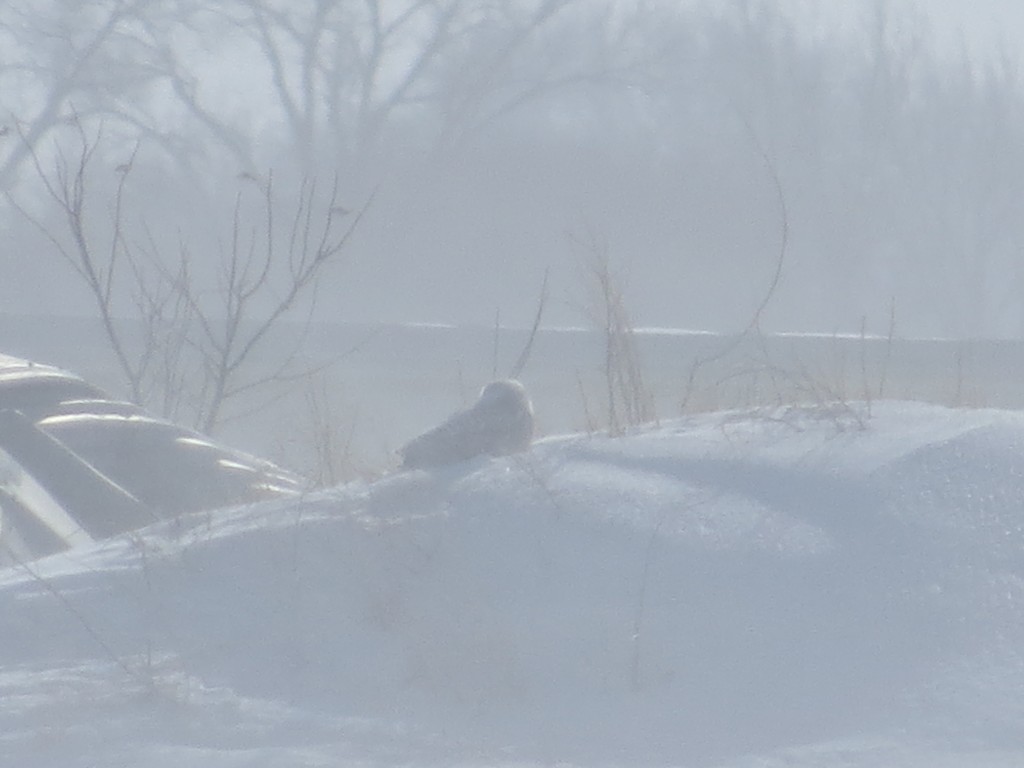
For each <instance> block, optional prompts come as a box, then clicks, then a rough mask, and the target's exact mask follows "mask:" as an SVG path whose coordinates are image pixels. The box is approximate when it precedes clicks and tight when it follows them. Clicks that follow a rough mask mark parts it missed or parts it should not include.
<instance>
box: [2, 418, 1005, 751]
mask: <svg viewBox="0 0 1024 768" xmlns="http://www.w3.org/2000/svg"><path fill="white" fill-rule="evenodd" d="M0 616H3V625H2V626H3V632H2V638H3V639H2V642H0V755H2V756H3V759H2V764H3V765H12V766H14V765H17V766H27V767H32V766H68V767H70V766H142V767H145V768H148V767H150V766H182V765H189V766H213V767H215V768H220V767H223V766H232V767H234V766H349V765H360V766H363V765H382V766H398V765H402V766H421V765H430V766H435V765H437V766H440V765H463V766H492V765H502V766H506V765H507V766H511V765H515V766H533V765H554V764H560V765H578V766H618V765H623V766H626V765H628V766H637V765H645V766H659V765H680V766H723V767H729V768H781V767H782V766H787V767H788V768H794V767H800V768H803V767H807V768H810V767H811V766H826V767H831V766H835V767H838V766H842V767H843V768H854V767H857V766H915V767H916V766H938V767H939V768H946V767H948V766H980V767H982V768H987V767H991V766H1019V765H1024V725H1022V724H1024V415H1020V414H1016V413H1010V412H1005V411H994V410H985V411H980V410H950V409H944V408H941V407H936V406H926V405H920V404H912V403H895V402H887V403H874V404H873V405H872V406H871V408H870V414H869V413H868V407H867V406H866V405H854V406H844V407H837V408H822V407H819V408H805V409H801V408H787V409H783V410H776V411H759V412H751V413H738V412H732V413H719V414H711V415H707V416H702V417H699V418H690V419H685V420H680V421H674V422H671V423H665V424H663V425H661V426H660V427H657V428H650V429H645V430H642V431H638V432H636V433H635V434H630V435H627V436H624V437H620V438H615V439H610V438H607V437H587V436H569V437H564V438H556V439H549V440H546V441H543V442H541V443H539V444H537V445H535V446H534V448H533V449H532V450H531V451H529V452H527V453H525V454H520V455H517V456H511V457H504V458H499V459H479V460H474V461H472V462H468V463H464V464H461V465H457V466H452V467H448V468H445V469H441V470H435V471H431V472H424V471H415V472H406V473H400V474H396V475H392V476H390V477H387V478H384V479H382V480H380V481H378V482H375V483H372V484H353V485H348V486H343V487H340V488H336V489H332V490H329V491H325V492H320V493H318V494H316V495H311V496H309V497H308V498H305V499H303V500H301V501H297V502H289V503H285V502H275V503H271V504H262V505H254V506H249V507H245V508H236V509H226V510H218V511H215V512H212V513H206V514H202V515H197V516H193V517H187V518H184V519H181V520H178V521H173V522H171V523H167V524H162V525H160V526H156V527H153V528H149V529H146V530H144V531H141V532H138V533H137V534H133V535H130V536H124V537H121V538H118V539H115V540H111V541H106V542H101V543H99V544H97V545H94V546H91V547H89V548H83V549H78V550H75V551H71V552H68V553H65V554H62V555H60V556H55V557H52V558H48V559H46V560H42V561H38V562H35V563H32V564H28V565H26V566H24V567H13V568H10V569H7V570H5V571H2V572H0Z"/></svg>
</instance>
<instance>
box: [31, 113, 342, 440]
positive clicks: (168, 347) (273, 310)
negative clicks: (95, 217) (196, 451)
mask: <svg viewBox="0 0 1024 768" xmlns="http://www.w3.org/2000/svg"><path fill="white" fill-rule="evenodd" d="M78 135H79V140H80V148H79V150H80V151H79V152H78V154H77V155H76V156H74V157H72V158H69V157H67V156H65V155H64V154H63V153H62V152H59V151H58V160H57V163H56V168H55V170H54V171H53V172H52V173H51V172H47V171H46V169H45V168H44V167H43V165H42V163H41V161H40V158H39V156H38V155H37V154H32V158H33V161H34V163H35V167H36V170H37V172H38V174H39V176H40V178H41V179H42V181H43V184H44V185H45V188H46V190H47V192H48V194H49V196H50V199H51V200H52V202H53V203H55V204H56V206H57V207H58V208H59V210H60V211H61V213H62V215H63V218H64V221H65V224H66V230H67V231H66V234H65V236H59V235H57V234H56V233H54V232H51V231H50V230H49V229H48V228H47V227H46V226H45V224H44V223H43V222H41V221H39V220H37V219H34V218H33V221H35V222H36V224H37V226H38V227H39V229H40V230H41V231H42V232H43V234H44V235H45V236H46V238H47V239H48V240H49V242H50V243H51V244H52V245H53V247H54V248H55V250H56V252H57V253H58V254H59V255H60V256H61V258H62V259H63V260H64V262H65V263H67V264H68V265H69V266H70V267H71V268H72V269H73V270H74V271H75V272H76V273H77V274H78V275H79V276H80V277H81V279H82V281H83V283H84V284H85V286H86V288H87V289H88V291H89V293H90V295H91V296H92V299H93V301H94V303H95V306H96V308H97V310H98V312H99V314H100V317H101V319H102V321H103V329H104V332H105V335H106V339H107V342H108V343H109V346H110V348H111V350H112V351H113V353H114V356H115V358H116V360H117V363H118V365H119V367H120V369H121V372H122V374H123V375H124V377H125V380H126V382H127V386H128V392H129V396H130V397H131V398H132V400H134V401H136V402H138V403H144V404H147V405H149V406H151V407H157V408H159V410H161V411H162V412H163V413H164V414H165V415H167V416H171V417H179V418H180V417H182V416H183V415H184V411H185V410H188V411H190V413H189V414H188V416H189V418H190V420H191V421H193V423H194V424H195V425H196V426H197V427H199V428H201V429H203V430H204V431H213V430H215V429H216V427H217V426H218V425H219V424H220V423H221V422H222V421H223V419H224V418H225V411H226V406H227V404H228V403H229V402H231V401H235V400H240V399H241V398H242V397H243V396H247V395H248V396H250V400H251V396H252V395H253V393H255V392H257V391H258V390H260V389H261V388H266V387H268V386H270V385H272V384H275V383H281V382H286V381H288V380H290V379H292V378H298V377H301V376H304V375H306V374H308V373H309V372H310V371H309V370H306V369H297V368H296V365H295V364H296V359H297V355H298V352H299V350H300V348H301V345H302V341H303V339H304V336H305V333H306V331H307V330H308V320H309V315H310V313H311V312H312V310H313V306H314V304H315V298H316V290H317V285H318V283H319V281H320V279H321V277H322V276H323V274H324V272H325V270H326V269H327V267H329V266H330V265H331V264H334V263H336V262H337V261H338V260H339V258H340V256H341V254H342V252H343V250H344V248H345V245H346V243H347V242H348V239H349V237H350V236H351V234H352V232H353V231H354V229H355V227H356V225H357V224H358V221H359V219H360V217H361V216H362V211H359V212H357V213H354V214H352V213H350V212H349V211H347V210H346V209H345V208H343V207H342V206H340V205H339V204H338V184H337V180H336V179H335V180H334V182H333V183H332V184H331V185H330V187H329V188H328V189H326V190H321V189H320V188H318V186H317V183H316V182H315V181H313V180H309V179H307V180H304V181H303V182H302V183H301V185H300V187H299V189H298V191H297V192H296V193H295V195H294V196H293V197H291V200H292V202H291V204H290V208H289V209H285V210H284V216H283V221H282V220H280V219H281V218H282V217H281V216H279V214H280V213H281V211H282V206H281V205H280V204H279V202H278V195H277V194H276V189H275V186H274V181H273V177H272V176H270V177H268V178H267V179H266V180H258V179H255V178H246V179H243V180H242V183H243V185H245V186H249V187H252V188H253V189H251V190H250V189H247V188H245V186H243V188H242V189H240V190H239V192H238V194H237V196H236V199H235V204H234V209H233V216H232V219H231V221H230V226H229V237H228V242H227V245H226V246H222V247H219V248H215V249H212V250H213V251H214V254H215V257H216V258H214V259H213V260H212V261H213V262H214V263H213V268H212V272H213V274H212V276H211V275H208V274H204V271H205V272H208V271H210V270H209V264H208V262H207V261H206V260H200V259H197V258H196V257H195V255H194V254H195V251H193V250H192V248H193V246H192V245H190V244H188V243H182V244H181V245H180V247H179V248H178V250H177V252H176V253H174V254H173V255H169V254H167V253H166V252H165V251H164V249H163V248H161V246H160V245H159V244H158V243H157V240H156V238H154V237H153V236H152V235H150V234H147V236H145V237H143V238H142V242H141V243H140V242H138V241H137V240H136V239H135V238H133V237H130V236H129V235H128V227H127V222H126V221H125V208H124V203H125V199H126V192H127V188H128V185H129V180H130V176H131V173H132V164H133V162H134V159H135V157H136V155H137V153H138V146H136V148H135V150H134V151H133V153H132V155H131V157H129V158H128V159H127V162H125V163H124V164H122V165H121V166H119V167H118V168H117V173H118V174H119V176H120V178H119V181H118V184H117V187H116V192H115V194H114V199H113V201H112V205H111V206H110V211H111V213H110V222H109V229H108V232H107V233H106V234H105V236H102V235H98V234H97V233H96V232H95V231H94V229H93V228H91V227H90V221H91V219H90V216H89V213H88V210H87V209H88V206H89V204H90V193H91V190H90V186H89V178H90V176H89V171H90V166H91V164H92V163H93V162H94V160H95V158H96V150H97V147H98V144H99V138H98V137H97V138H92V139H91V138H89V137H88V135H87V134H86V132H85V130H84V128H82V127H81V126H79V127H78ZM253 192H255V194H253ZM19 207H20V206H19ZM20 210H21V211H22V213H23V214H24V215H25V216H28V217H30V218H32V215H31V214H30V213H29V212H28V211H27V210H26V209H25V208H24V207H20ZM143 229H144V231H146V232H147V233H148V230H145V227H144V226H143ZM204 253H205V250H204ZM211 277H212V280H213V286H212V287H211V285H210V278H211ZM126 309H129V316H128V319H129V320H130V321H131V322H130V323H127V324H126V323H124V322H121V321H120V320H121V318H123V317H124V313H125V312H126ZM302 311H304V312H305V313H306V314H305V315H304V316H301V317H302V318H304V322H302V323H300V324H299V333H298V336H297V337H293V338H291V339H287V340H286V341H285V343H284V344H283V345H282V344H280V343H279V342H280V339H273V338H272V337H273V335H274V334H275V332H277V331H279V330H280V329H281V327H282V325H283V323H284V321H285V320H286V319H288V318H290V317H291V316H292V315H293V314H295V313H297V312H302ZM256 402H258V398H257V401H256Z"/></svg>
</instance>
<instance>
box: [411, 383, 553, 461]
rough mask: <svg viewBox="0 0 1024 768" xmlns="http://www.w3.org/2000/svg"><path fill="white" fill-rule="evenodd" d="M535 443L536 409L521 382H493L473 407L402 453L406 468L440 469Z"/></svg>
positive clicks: (517, 449)
mask: <svg viewBox="0 0 1024 768" xmlns="http://www.w3.org/2000/svg"><path fill="white" fill-rule="evenodd" d="M532 440H533V407H532V406H531V405H530V399H529V398H528V397H527V395H526V390H525V389H524V388H523V385H522V384H520V383H519V382H518V381H514V380H512V379H502V380H499V381H492V382H491V383H490V384H488V385H487V386H486V387H484V388H483V390H482V391H481V392H480V397H479V398H478V399H477V401H476V403H474V404H473V406H472V407H471V408H468V409H466V410H464V411H458V412H457V413H454V414H452V415H451V416H449V417H448V419H447V420H446V421H445V422H444V423H442V424H440V425H438V426H436V427H434V428H433V429H431V430H430V431H428V432H425V433H424V434H422V435H420V436H419V437H417V438H414V439H413V440H411V441H409V442H408V443H407V444H406V445H405V446H403V447H402V448H401V449H400V450H399V454H400V455H401V456H402V466H403V467H405V468H406V469H414V468H419V467H437V466H442V465H444V464H453V463H455V462H458V461H465V460H466V459H471V458H473V457H474V456H481V455H490V456H504V455H507V454H510V453H516V452H518V451H522V450H525V449H526V448H528V447H529V446H530V442H531V441H532Z"/></svg>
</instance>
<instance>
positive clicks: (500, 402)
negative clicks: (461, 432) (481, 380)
mask: <svg viewBox="0 0 1024 768" xmlns="http://www.w3.org/2000/svg"><path fill="white" fill-rule="evenodd" d="M476 407H477V408H480V407H483V408H487V409H491V408H494V409H497V410H504V411H513V412H515V411H523V410H525V411H528V412H532V411H533V407H532V406H531V405H530V398H528V397H527V396H526V389H525V388H524V387H523V385H522V384H520V383H519V382H518V381H516V380H515V379H499V380H498V381H492V382H491V383H490V384H487V385H486V386H485V387H484V388H483V389H482V390H480V398H479V399H478V400H477V401H476Z"/></svg>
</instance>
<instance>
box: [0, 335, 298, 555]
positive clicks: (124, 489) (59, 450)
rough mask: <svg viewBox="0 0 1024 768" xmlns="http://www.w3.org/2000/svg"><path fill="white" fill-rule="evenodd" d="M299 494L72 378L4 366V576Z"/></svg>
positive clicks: (0, 479) (0, 503) (0, 441)
mask: <svg viewBox="0 0 1024 768" xmlns="http://www.w3.org/2000/svg"><path fill="white" fill-rule="evenodd" d="M303 485H304V484H303V482H302V481H301V479H300V478H299V477H298V476H296V475H294V474H292V473H290V472H288V471H286V470H284V469H281V468H280V467H277V466H276V465H274V464H272V463H270V462H268V461H264V460H262V459H259V458H256V457H254V456H251V455H249V454H246V453H243V452H241V451H236V450H233V449H230V448H227V447H225V446H223V445H220V444H218V443H216V442H214V441H212V440H210V439H209V438H207V437H205V436H204V435H202V434H200V433H197V432H195V431H193V430H190V429H187V428H185V427H182V426H179V425H177V424H173V423H171V422H169V421H167V420H165V419H161V418H158V417H155V416H153V415H151V414H148V413H147V412H146V411H144V410H143V409H142V408H140V407H138V406H136V405H133V404H131V403H127V402H124V401H121V400H117V399H116V398H112V397H110V396H108V395H107V394H106V393H104V392H103V391H102V390H100V389H99V388H97V387H95V386H93V385H92V384H90V383H88V382H86V381H84V380H83V379H82V378H80V377H78V376H76V375H74V374H72V373H69V372H67V371H64V370H61V369H59V368H55V367H53V366H49V365H40V364H38V363H33V362H29V361H26V360H22V359H19V358H14V357H8V356H5V355H0V564H10V563H12V562H18V561H22V560H26V559H33V558H35V557H39V556H42V555H45V554H50V553H53V552H57V551H60V550H62V549H66V548H69V547H73V546H76V545H79V544H83V543H88V542H91V541H95V540H97V539H102V538H106V537H109V536H113V535H116V534H118V533H123V532H125V531H130V530H134V529H137V528H141V527H143V526H145V525H148V524H150V523H153V522H156V521H159V520H163V519H167V518H171V517H175V516H177V515H182V514H187V513H190V512H197V511H202V510H208V509H214V508H218V507H225V506H232V505H236V504H244V503H248V502H254V501H260V500H264V499H270V498H279V497H282V496H290V495H295V494H298V493H299V492H301V490H302V489H303Z"/></svg>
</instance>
